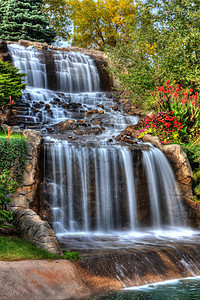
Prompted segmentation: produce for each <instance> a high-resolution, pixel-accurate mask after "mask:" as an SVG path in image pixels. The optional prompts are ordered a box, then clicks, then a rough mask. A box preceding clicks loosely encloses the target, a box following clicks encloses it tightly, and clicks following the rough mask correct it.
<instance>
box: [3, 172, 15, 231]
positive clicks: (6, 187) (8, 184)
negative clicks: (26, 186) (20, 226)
mask: <svg viewBox="0 0 200 300" xmlns="http://www.w3.org/2000/svg"><path fill="white" fill-rule="evenodd" d="M17 186H18V184H17V182H16V181H15V180H13V179H12V176H11V173H10V172H9V171H5V170H3V172H2V174H0V227H3V228H7V227H8V226H9V225H12V222H13V216H12V212H11V211H8V210H7V208H8V205H9V204H10V203H11V198H10V195H11V194H13V193H14V192H15V190H16V188H17Z"/></svg>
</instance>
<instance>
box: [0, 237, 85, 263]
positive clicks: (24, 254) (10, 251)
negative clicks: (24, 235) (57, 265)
mask: <svg viewBox="0 0 200 300" xmlns="http://www.w3.org/2000/svg"><path fill="white" fill-rule="evenodd" d="M79 258H80V256H79V254H78V252H69V251H64V255H56V254H53V253H50V252H48V251H47V250H44V249H39V248H37V247H36V246H35V245H33V244H31V243H29V242H27V241H25V240H23V239H19V238H17V237H1V236H0V260H5V261H15V260H24V259H69V260H77V259H79Z"/></svg>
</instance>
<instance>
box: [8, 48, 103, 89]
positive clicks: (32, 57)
mask: <svg viewBox="0 0 200 300" xmlns="http://www.w3.org/2000/svg"><path fill="white" fill-rule="evenodd" d="M8 48H9V51H11V52H12V59H13V62H14V65H15V66H16V67H17V68H19V69H20V71H21V72H22V73H26V74H27V75H28V76H26V77H25V82H26V83H27V84H28V85H29V86H31V87H34V88H43V89H47V88H48V89H51V78H50V76H52V70H51V71H50V72H48V70H47V67H48V64H50V65H51V67H52V65H53V72H54V74H53V75H54V76H53V79H54V80H55V81H56V91H62V92H69V93H72V92H73V93H80V92H94V91H100V79H99V75H98V71H97V68H96V66H95V64H94V60H93V59H92V58H90V57H89V56H87V55H83V54H81V53H75V52H69V53H67V52H60V51H49V53H48V54H47V56H46V60H45V56H44V55H43V51H40V50H36V49H34V48H33V47H32V46H30V47H27V48H26V47H23V46H19V45H17V44H11V45H9V46H8ZM48 57H49V62H48V60H47V59H48ZM48 73H50V74H48Z"/></svg>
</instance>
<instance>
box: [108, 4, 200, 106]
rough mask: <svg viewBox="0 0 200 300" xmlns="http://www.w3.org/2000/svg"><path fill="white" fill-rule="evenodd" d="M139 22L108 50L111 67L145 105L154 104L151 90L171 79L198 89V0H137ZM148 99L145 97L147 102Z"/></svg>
mask: <svg viewBox="0 0 200 300" xmlns="http://www.w3.org/2000/svg"><path fill="white" fill-rule="evenodd" d="M137 3H138V6H137V15H136V24H135V25H134V26H132V30H129V39H128V40H126V39H121V41H119V42H118V44H117V47H116V48H112V47H110V48H108V49H107V53H108V55H109V57H110V58H111V60H113V64H112V66H111V68H110V71H111V73H112V74H113V75H114V76H115V77H116V79H117V80H118V81H119V83H120V84H121V87H122V89H126V90H128V91H130V92H131V93H132V97H133V100H134V101H135V102H136V103H137V104H138V105H139V106H140V107H142V108H145V107H147V108H150V107H151V105H152V103H153V101H152V99H150V98H149V92H150V91H153V90H155V88H156V86H161V85H163V84H164V82H166V80H167V79H170V81H171V82H172V83H175V82H176V83H178V84H180V85H181V86H182V87H183V88H186V87H188V88H190V89H193V91H194V92H196V91H200V68H199V65H200V56H199V53H200V44H199V42H198V41H199V39H200V22H199V18H200V2H199V1H197V0H194V1H190V0H189V1H186V0H183V1H173V0H167V1H164V0H161V1H156V0H146V1H137ZM144 102H145V103H144Z"/></svg>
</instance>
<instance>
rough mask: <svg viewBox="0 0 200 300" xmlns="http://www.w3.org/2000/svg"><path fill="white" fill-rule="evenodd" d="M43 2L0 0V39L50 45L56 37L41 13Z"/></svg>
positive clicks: (39, 0)
mask: <svg viewBox="0 0 200 300" xmlns="http://www.w3.org/2000/svg"><path fill="white" fill-rule="evenodd" d="M43 4H44V1H43V0H20V1H16V0H0V39H5V40H7V41H8V40H10V41H18V40H20V39H25V40H30V41H38V42H47V43H52V42H53V41H54V38H55V36H56V33H55V31H54V30H53V29H52V28H50V27H49V23H48V21H47V18H46V16H45V15H44V14H43V13H42V11H41V9H42V5H43Z"/></svg>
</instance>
